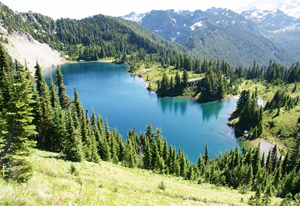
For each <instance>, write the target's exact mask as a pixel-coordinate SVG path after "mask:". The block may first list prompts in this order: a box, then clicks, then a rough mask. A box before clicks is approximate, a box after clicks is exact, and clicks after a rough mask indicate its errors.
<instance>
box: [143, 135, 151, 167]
mask: <svg viewBox="0 0 300 207" xmlns="http://www.w3.org/2000/svg"><path fill="white" fill-rule="evenodd" d="M151 160H152V156H151V149H150V143H149V139H148V138H146V141H145V146H144V156H143V162H144V168H145V169H147V170H149V169H151Z"/></svg>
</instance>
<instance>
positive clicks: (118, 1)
mask: <svg viewBox="0 0 300 207" xmlns="http://www.w3.org/2000/svg"><path fill="white" fill-rule="evenodd" d="M253 1H254V0H242V1H241V0H172V1H170V0H147V1H142V0H1V2H2V3H4V4H5V5H7V6H8V7H9V8H10V9H12V10H13V11H18V12H28V11H30V10H31V11H32V12H35V13H41V14H43V15H47V16H50V17H52V18H53V19H54V20H56V19H59V18H61V17H63V18H72V19H82V18H85V17H89V16H93V15H95V14H103V15H109V16H124V15H126V14H129V13H130V12H132V11H134V12H136V13H138V14H139V13H145V12H150V11H151V10H167V9H174V10H175V11H178V10H190V11H195V10H198V9H200V10H206V9H208V8H211V7H217V8H219V7H222V8H228V9H231V10H237V9H238V8H240V7H244V6H247V5H249V4H250V3H251V2H253Z"/></svg>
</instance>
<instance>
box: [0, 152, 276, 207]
mask: <svg viewBox="0 0 300 207" xmlns="http://www.w3.org/2000/svg"><path fill="white" fill-rule="evenodd" d="M29 159H30V162H31V164H32V166H33V177H32V178H31V179H30V180H28V181H27V182H26V183H23V184H18V183H15V182H6V181H4V180H2V179H0V205H13V206H15V205H27V206H28V205H33V206H38V205H47V206H51V205H56V206H57V205H58V206H62V205H81V206H85V205H110V206H113V205H117V206H123V205H130V206H136V205H138V206H141V205H143V206H145V205H168V206H170V205H180V206H182V205H196V206H199V205H239V206H241V205H247V201H248V200H249V198H250V197H251V195H253V194H254V192H249V193H246V194H240V193H239V192H238V191H237V190H231V189H229V188H225V187H218V186H214V185H210V184H204V183H203V184H197V183H196V182H191V181H185V180H182V179H181V178H175V177H172V176H167V175H158V174H155V173H153V172H151V171H146V170H141V169H130V168H125V167H122V166H121V165H115V164H112V163H109V162H101V163H100V164H95V163H90V162H86V161H84V162H81V163H72V162H69V161H65V160H63V159H61V157H60V155H59V154H57V153H50V152H44V151H39V150H33V154H32V155H31V156H30V158H29ZM72 164H73V165H74V166H75V168H76V170H77V173H73V174H71V173H70V166H71V165H72ZM162 181H163V182H164V184H165V186H166V189H165V190H161V189H159V188H158V186H159V185H160V183H161V182H162ZM280 202H281V199H279V198H273V199H272V205H277V204H280Z"/></svg>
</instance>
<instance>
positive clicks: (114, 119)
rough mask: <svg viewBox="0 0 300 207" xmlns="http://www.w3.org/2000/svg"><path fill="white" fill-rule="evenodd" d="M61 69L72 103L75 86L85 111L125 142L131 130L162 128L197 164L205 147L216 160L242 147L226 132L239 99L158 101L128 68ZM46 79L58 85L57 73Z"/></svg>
mask: <svg viewBox="0 0 300 207" xmlns="http://www.w3.org/2000/svg"><path fill="white" fill-rule="evenodd" d="M60 69H61V72H62V74H63V75H64V84H65V85H66V88H67V94H68V95H69V96H70V97H71V98H72V96H73V93H74V87H75V86H76V88H77V91H78V93H79V98H80V100H81V102H82V104H83V106H84V108H86V109H89V111H90V114H91V111H92V108H94V110H95V111H96V112H97V111H98V112H99V113H100V114H101V115H102V117H103V118H107V119H108V122H109V125H110V127H114V126H116V127H117V129H118V130H119V132H120V133H121V134H122V135H123V137H124V139H125V138H126V136H127V132H128V131H129V129H132V128H133V127H135V128H136V132H138V133H139V132H144V131H145V128H146V125H147V124H148V123H149V122H150V123H151V124H152V125H153V128H154V129H155V128H156V127H161V128H162V131H163V135H164V137H167V140H168V143H169V144H172V145H173V146H176V149H178V148H179V147H180V148H181V149H182V150H184V152H185V154H187V155H188V157H189V159H190V160H191V161H192V162H196V160H197V158H198V156H199V153H201V154H202V155H203V154H204V149H205V144H206V143H207V144H208V148H209V155H210V157H211V158H212V157H213V156H214V155H218V154H219V152H220V151H221V152H222V153H224V152H225V151H226V150H230V149H232V148H234V147H235V146H236V145H238V143H237V139H236V138H235V135H234V131H233V130H232V129H230V128H229V127H228V126H227V121H228V118H229V113H230V112H232V111H234V109H235V107H236V101H237V100H236V99H227V100H224V101H218V102H211V103H204V104H199V103H196V102H195V101H194V100H192V99H186V98H158V97H157V96H156V94H155V93H153V92H152V93H149V92H148V90H147V89H146V88H145V82H143V81H142V80H140V79H139V78H138V77H134V76H131V75H130V74H129V73H128V72H126V70H127V69H128V66H124V65H115V64H111V63H99V62H88V63H74V64H65V65H62V66H61V67H60ZM43 75H44V77H45V78H46V80H48V79H49V77H50V75H52V77H53V79H54V80H55V70H54V69H47V70H46V71H44V72H43Z"/></svg>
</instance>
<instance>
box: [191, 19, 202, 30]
mask: <svg viewBox="0 0 300 207" xmlns="http://www.w3.org/2000/svg"><path fill="white" fill-rule="evenodd" d="M202 26H203V24H202V21H200V22H196V23H195V24H193V25H192V26H190V28H191V30H192V31H194V30H195V29H196V27H202Z"/></svg>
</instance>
